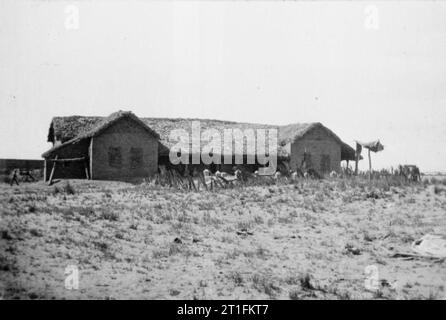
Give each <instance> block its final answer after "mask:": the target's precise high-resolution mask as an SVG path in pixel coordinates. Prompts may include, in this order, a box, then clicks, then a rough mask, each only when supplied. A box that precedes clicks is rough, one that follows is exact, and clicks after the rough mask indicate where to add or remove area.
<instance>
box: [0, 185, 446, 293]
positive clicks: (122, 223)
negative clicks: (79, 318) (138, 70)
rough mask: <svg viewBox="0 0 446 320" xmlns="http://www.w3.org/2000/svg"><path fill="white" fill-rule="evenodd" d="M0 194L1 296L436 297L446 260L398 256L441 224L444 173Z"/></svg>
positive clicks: (43, 188)
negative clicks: (405, 179) (424, 177)
mask: <svg viewBox="0 0 446 320" xmlns="http://www.w3.org/2000/svg"><path fill="white" fill-rule="evenodd" d="M67 183H68V184H67ZM0 204H1V205H0V219H1V220H0V296H2V297H3V298H6V299H11V298H20V299H265V298H266V299H444V298H446V291H445V285H446V262H445V261H444V260H440V259H427V258H418V257H409V258H407V257H399V256H398V255H397V256H395V254H397V253H407V252H411V251H410V250H411V249H410V245H411V243H412V242H413V241H414V240H415V239H418V238H419V237H421V236H423V235H424V234H426V233H437V234H446V187H445V186H444V185H442V184H440V185H433V184H429V183H422V184H415V185H402V186H392V185H389V184H386V183H382V182H379V183H373V184H371V183H369V182H368V181H357V180H343V179H332V180H323V181H299V182H297V183H293V184H286V183H283V184H282V183H279V184H277V185H269V186H251V187H237V188H234V189H223V190H219V191H215V192H211V191H208V192H205V191H203V192H185V191H180V190H172V189H168V188H164V187H159V186H151V185H147V184H140V185H134V184H129V183H124V182H104V181H81V180H70V181H60V182H58V183H56V184H55V185H53V186H47V185H45V184H44V183H43V182H36V183H24V184H22V185H21V186H19V187H10V186H9V185H7V184H0ZM176 238H178V239H177V240H175V239H176ZM70 265H74V266H76V268H78V270H79V288H78V289H74V290H68V289H67V288H66V286H65V280H66V277H67V274H65V269H66V267H67V266H70ZM375 276H376V277H375ZM370 279H372V280H374V279H376V280H378V282H373V284H374V285H375V286H374V287H370V286H368V285H367V284H370V283H371V282H370ZM376 285H377V286H376Z"/></svg>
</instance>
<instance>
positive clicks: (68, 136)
mask: <svg viewBox="0 0 446 320" xmlns="http://www.w3.org/2000/svg"><path fill="white" fill-rule="evenodd" d="M123 115H128V116H132V118H134V119H138V121H141V122H142V123H143V124H144V125H145V126H146V127H147V128H149V129H150V130H151V131H153V132H154V133H155V134H156V136H157V137H158V138H159V141H160V149H159V150H160V154H162V155H167V154H168V152H169V149H170V148H171V147H172V146H174V145H175V144H176V141H171V140H170V139H169V136H170V133H171V132H172V130H174V129H183V130H185V131H186V132H188V133H191V128H192V123H193V121H199V123H200V130H201V132H203V131H204V130H207V129H215V130H217V131H218V132H219V133H220V136H221V137H222V139H223V131H224V129H240V130H242V131H244V130H246V129H265V131H268V130H270V129H277V130H278V149H277V152H278V156H279V157H282V158H286V157H288V156H289V153H290V150H289V145H287V144H289V143H291V142H294V141H296V140H298V139H300V138H302V137H303V136H304V135H305V134H306V133H308V132H309V131H310V130H312V129H314V128H317V127H320V128H323V129H325V130H327V132H328V133H329V135H331V136H333V137H334V138H335V140H336V141H338V142H339V144H340V145H341V148H342V149H341V150H342V155H341V158H342V160H347V159H349V160H353V159H354V157H355V150H354V149H353V148H351V147H350V146H348V145H347V144H345V143H344V142H342V140H341V139H340V138H339V137H338V136H336V135H335V134H334V133H333V132H332V131H331V130H329V129H328V128H326V127H324V126H323V125H322V124H321V123H300V124H290V125H286V126H276V125H265V124H255V123H241V122H233V121H221V120H210V119H185V118H138V117H136V116H135V115H134V114H133V113H131V112H123V111H120V112H118V113H114V114H112V115H111V116H109V117H107V118H104V117H82V116H71V117H54V118H53V120H52V121H51V125H50V129H49V133H48V141H49V142H53V143H54V142H55V141H54V140H58V141H61V142H62V145H67V144H69V143H73V142H76V141H79V140H81V139H84V138H88V137H92V136H94V135H96V134H98V133H100V132H101V131H102V130H103V129H105V127H104V126H109V125H111V124H112V123H113V122H114V121H116V120H117V119H119V118H120V117H121V116H123ZM267 141H268V139H266V142H267ZM244 142H245V143H244V146H243V153H244V154H247V148H246V140H245V141H244ZM201 143H202V147H203V146H204V145H206V144H207V142H206V141H202V142H201ZM191 144H193V142H191ZM222 145H223V141H222ZM224 147H225V146H224V145H223V149H222V150H221V154H228V153H229V152H232V150H233V149H232V148H231V149H230V150H226V149H225V148H224ZM55 148H57V147H55ZM55 148H53V149H51V150H49V151H47V152H46V153H45V154H44V155H43V156H44V157H46V156H48V155H50V154H52V153H53V151H55ZM267 148H268V146H267ZM190 151H192V147H190ZM215 153H218V152H215Z"/></svg>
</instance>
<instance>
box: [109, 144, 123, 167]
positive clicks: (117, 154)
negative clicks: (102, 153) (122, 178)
mask: <svg viewBox="0 0 446 320" xmlns="http://www.w3.org/2000/svg"><path fill="white" fill-rule="evenodd" d="M108 165H109V166H110V167H112V168H121V167H122V155H121V148H119V147H110V148H108Z"/></svg>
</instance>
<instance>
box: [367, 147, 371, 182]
mask: <svg viewBox="0 0 446 320" xmlns="http://www.w3.org/2000/svg"><path fill="white" fill-rule="evenodd" d="M368 151H369V152H368V155H369V179H372V158H371V156H370V149H368Z"/></svg>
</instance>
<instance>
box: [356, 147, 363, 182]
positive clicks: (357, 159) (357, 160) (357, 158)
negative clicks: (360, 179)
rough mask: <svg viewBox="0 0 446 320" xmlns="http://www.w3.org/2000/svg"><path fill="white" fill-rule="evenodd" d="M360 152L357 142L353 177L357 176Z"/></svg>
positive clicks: (360, 148)
mask: <svg viewBox="0 0 446 320" xmlns="http://www.w3.org/2000/svg"><path fill="white" fill-rule="evenodd" d="M361 151H362V146H361V145H360V144H359V143H358V142H356V159H355V160H356V161H355V176H357V175H358V163H359V159H360V158H361Z"/></svg>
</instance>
